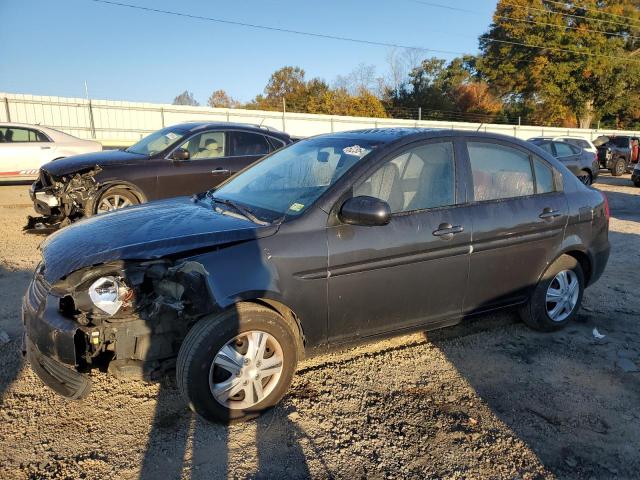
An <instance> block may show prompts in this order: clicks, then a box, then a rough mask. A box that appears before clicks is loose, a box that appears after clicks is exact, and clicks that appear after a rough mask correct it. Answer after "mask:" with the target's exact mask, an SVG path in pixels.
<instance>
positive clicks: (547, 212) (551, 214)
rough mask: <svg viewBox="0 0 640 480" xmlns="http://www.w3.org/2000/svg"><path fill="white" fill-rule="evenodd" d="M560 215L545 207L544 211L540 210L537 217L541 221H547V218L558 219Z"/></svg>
mask: <svg viewBox="0 0 640 480" xmlns="http://www.w3.org/2000/svg"><path fill="white" fill-rule="evenodd" d="M560 215H562V214H561V213H560V212H559V211H558V210H554V209H552V208H549V207H547V208H545V209H544V210H542V213H541V214H540V215H539V217H540V218H543V219H547V218H555V217H559V216H560Z"/></svg>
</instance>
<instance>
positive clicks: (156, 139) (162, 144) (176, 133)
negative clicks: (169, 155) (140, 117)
mask: <svg viewBox="0 0 640 480" xmlns="http://www.w3.org/2000/svg"><path fill="white" fill-rule="evenodd" d="M186 134H187V132H186V131H185V130H182V129H181V128H175V127H169V128H163V129H162V130H158V131H157V132H153V133H152V134H151V135H149V136H147V137H144V138H143V139H142V140H140V141H139V142H138V143H135V144H133V145H131V146H130V147H129V148H127V149H126V150H125V151H126V152H131V153H139V154H140V155H155V154H156V153H160V152H162V151H163V150H165V149H166V148H168V147H169V146H170V145H172V144H174V143H176V142H177V141H179V140H180V139H181V138H183V137H184V136H185V135H186Z"/></svg>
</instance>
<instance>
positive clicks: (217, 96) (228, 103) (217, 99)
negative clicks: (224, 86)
mask: <svg viewBox="0 0 640 480" xmlns="http://www.w3.org/2000/svg"><path fill="white" fill-rule="evenodd" d="M207 105H209V106H210V107H213V108H238V107H239V106H240V102H238V101H237V100H236V99H235V98H233V97H232V96H231V95H229V94H228V93H227V92H225V91H224V90H215V91H214V92H213V93H212V94H211V96H210V97H209V100H208V101H207Z"/></svg>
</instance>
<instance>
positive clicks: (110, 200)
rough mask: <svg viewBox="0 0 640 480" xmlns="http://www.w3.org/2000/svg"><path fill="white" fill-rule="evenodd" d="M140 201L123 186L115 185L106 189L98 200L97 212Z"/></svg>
mask: <svg viewBox="0 0 640 480" xmlns="http://www.w3.org/2000/svg"><path fill="white" fill-rule="evenodd" d="M138 203H140V201H139V200H138V197H136V196H135V194H134V193H133V192H132V191H131V190H129V189H127V188H122V187H113V188H109V189H108V190H107V191H105V192H104V193H103V194H102V195H101V196H100V198H99V199H98V201H97V202H96V207H95V213H104V212H111V211H113V210H119V209H121V208H124V207H129V206H131V205H137V204H138Z"/></svg>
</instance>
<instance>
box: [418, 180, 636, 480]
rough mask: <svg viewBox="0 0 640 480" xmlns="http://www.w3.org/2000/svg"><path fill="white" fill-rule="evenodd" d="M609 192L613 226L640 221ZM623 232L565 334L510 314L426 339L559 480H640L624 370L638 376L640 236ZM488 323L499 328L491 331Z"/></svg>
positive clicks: (630, 380) (628, 197) (632, 401)
mask: <svg viewBox="0 0 640 480" xmlns="http://www.w3.org/2000/svg"><path fill="white" fill-rule="evenodd" d="M612 181H614V182H619V181H621V180H619V179H617V178H614V179H612ZM605 193H606V195H607V197H608V198H609V202H610V205H611V208H612V216H613V217H614V218H619V219H621V220H629V218H628V217H629V215H630V214H631V213H634V217H633V220H636V219H637V218H638V212H639V211H640V208H639V207H640V195H633V194H629V193H622V192H609V191H605ZM624 228H625V227H624V225H622V226H621V227H617V226H616V227H615V228H614V229H612V230H611V231H610V233H609V238H610V242H611V248H612V250H611V257H610V260H609V269H608V270H605V272H604V274H603V277H602V278H601V279H600V280H599V282H598V283H596V284H595V285H593V286H591V287H589V288H588V289H587V290H586V291H585V297H584V300H583V308H582V309H581V310H580V312H579V313H578V316H577V318H576V321H575V322H573V323H572V324H570V325H568V326H567V327H566V328H565V329H564V330H561V331H558V332H554V333H539V332H535V331H532V330H530V329H528V328H526V327H525V326H524V325H523V324H519V323H518V316H517V314H516V313H510V312H502V313H499V314H495V315H491V316H482V317H478V318H477V319H475V320H473V321H468V322H463V323H462V324H460V325H458V326H455V327H452V328H447V329H443V330H438V331H434V332H429V333H427V334H425V336H426V338H427V339H428V341H430V342H431V343H432V344H433V345H434V346H436V347H437V348H438V349H439V350H440V351H441V352H442V353H443V354H444V356H445V357H446V359H447V360H448V361H449V362H450V363H451V364H452V365H453V367H454V368H455V369H456V370H457V372H458V373H459V374H460V375H461V376H462V377H463V378H464V379H465V380H466V381H467V382H468V383H469V385H470V386H471V388H472V389H473V390H474V391H475V392H476V393H477V394H478V396H479V397H480V398H481V399H482V401H483V402H485V403H486V404H487V405H488V407H489V408H490V409H491V411H492V413H493V414H494V415H495V416H496V417H497V418H498V419H499V420H500V421H502V422H503V423H504V424H505V425H506V426H507V427H508V428H509V429H511V430H512V431H513V432H514V434H515V435H517V436H518V437H519V438H520V439H521V440H522V441H524V442H525V443H526V444H527V445H528V446H529V447H530V448H531V449H532V450H533V451H534V452H535V453H536V455H537V456H538V457H539V459H540V460H541V461H542V463H543V464H544V465H545V466H546V467H547V468H548V469H549V470H550V471H552V472H553V473H554V474H555V475H557V476H558V477H560V478H614V477H616V478H630V477H629V475H631V473H630V472H633V471H635V472H638V471H640V470H639V469H640V456H639V455H638V453H637V452H638V448H639V447H640V440H639V439H638V436H637V425H638V424H639V423H640V415H638V413H637V408H636V405H637V399H638V398H640V377H639V376H638V375H639V374H638V373H633V372H632V371H631V372H629V371H627V370H624V369H623V368H622V367H621V366H620V365H621V364H622V362H624V361H625V359H627V360H630V362H631V363H629V362H627V364H628V365H631V366H632V365H633V363H635V364H636V365H637V366H638V367H640V354H639V353H638V352H640V331H639V330H638V324H637V318H638V317H637V306H638V305H637V303H636V302H635V298H634V295H635V290H636V289H637V285H638V282H640V271H638V270H637V269H635V270H634V269H633V268H629V267H627V273H628V276H626V277H621V276H620V273H619V272H620V271H621V269H623V268H625V265H629V262H636V264H637V262H638V261H639V259H640V254H639V253H638V252H640V235H637V234H631V233H626V232H625V231H624ZM614 268H615V270H613V269H614ZM612 270H613V271H612ZM487 322H493V326H492V325H491V324H490V323H489V325H488V328H485V324H486V323H487ZM494 326H498V328H493V327H494ZM594 329H595V331H594ZM600 334H603V335H605V336H604V337H602V338H599V337H598V336H599V335H600ZM465 337H469V341H467V340H466V339H465ZM472 337H473V340H472V339H471V338H472ZM454 339H455V341H453V340H454ZM478 344H480V345H482V347H481V348H478V347H477V346H478ZM632 368H633V367H632Z"/></svg>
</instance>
